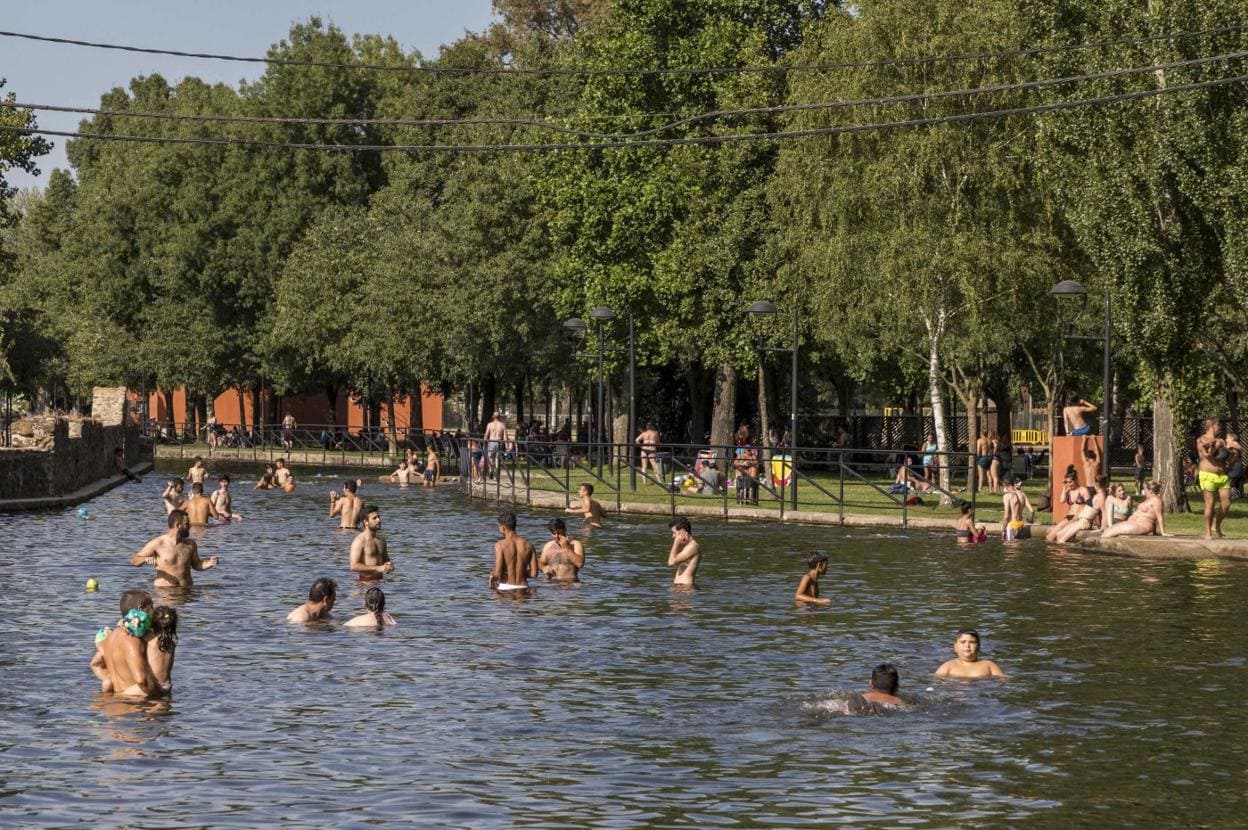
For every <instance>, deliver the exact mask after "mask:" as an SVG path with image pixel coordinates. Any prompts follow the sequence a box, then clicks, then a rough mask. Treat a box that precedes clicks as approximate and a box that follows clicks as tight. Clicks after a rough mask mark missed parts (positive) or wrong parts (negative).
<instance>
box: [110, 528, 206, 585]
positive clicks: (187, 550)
mask: <svg viewBox="0 0 1248 830" xmlns="http://www.w3.org/2000/svg"><path fill="white" fill-rule="evenodd" d="M190 529H191V523H190V520H189V519H188V518H187V516H186V513H185V512H184V511H182V510H174V511H173V512H172V513H170V514H169V530H167V531H166V532H165V533H162V534H161V535H159V536H157V537H156V538H155V539H153V540H152V541H150V542H148V543H147V544H146V545H144V546H143V549H142V550H140V551H139V552H138V553H136V554H135V555H134V556H133V557H131V558H130V564H131V565H134V566H135V567H136V568H137V567H138V566H140V565H155V566H156V580H155V582H153V584H154V585H155V586H156V587H157V588H189V587H191V583H192V580H191V571H192V570H195V571H206V570H208V569H209V568H215V567H216V566H217V563H218V562H219V561H220V560H219V559H218V558H217V557H215V556H210V557H209V558H208V559H206V560H204V559H200V558H199V546H198V545H196V544H195V542H194V540H192V539H188V538H187V535H188V534H189V533H190Z"/></svg>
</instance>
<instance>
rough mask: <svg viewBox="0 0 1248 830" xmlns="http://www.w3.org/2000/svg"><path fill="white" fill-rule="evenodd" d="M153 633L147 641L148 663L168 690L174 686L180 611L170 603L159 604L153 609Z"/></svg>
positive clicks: (157, 678)
mask: <svg viewBox="0 0 1248 830" xmlns="http://www.w3.org/2000/svg"><path fill="white" fill-rule="evenodd" d="M152 634H154V635H155V636H154V637H152V639H150V640H148V642H147V663H148V665H149V666H151V667H152V674H154V675H156V680H157V681H158V682H159V683H160V686H161V688H162V689H163V690H164V691H165V692H168V691H170V690H171V689H172V688H173V658H174V655H175V653H176V652H177V648H178V612H177V610H176V609H174V608H170V607H169V606H168V605H158V606H157V607H156V608H155V609H154V610H153V611H152Z"/></svg>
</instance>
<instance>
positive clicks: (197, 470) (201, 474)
mask: <svg viewBox="0 0 1248 830" xmlns="http://www.w3.org/2000/svg"><path fill="white" fill-rule="evenodd" d="M207 478H208V468H207V467H205V466H204V459H202V458H200V457H199V456H198V455H197V456H195V463H194V464H192V465H191V468H190V469H189V470H187V471H186V480H187V481H189V482H190V483H191V484H203V483H204V481H205V480H207Z"/></svg>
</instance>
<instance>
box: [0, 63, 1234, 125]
mask: <svg viewBox="0 0 1248 830" xmlns="http://www.w3.org/2000/svg"><path fill="white" fill-rule="evenodd" d="M1244 58H1248V51H1244V52H1230V53H1227V54H1222V55H1211V56H1207V57H1202V58H1192V59H1190V60H1184V61H1173V62H1171V63H1160V64H1153V65H1150V66H1137V67H1130V68H1127V69H1111V70H1107V71H1104V72H1093V73H1087V74H1083V75H1067V76H1064V77H1060V78H1042V79H1039V80H1034V81H1020V82H1016V83H1010V84H996V85H993V86H986V87H973V88H970V89H953V90H937V91H934V92H919V93H909V94H906V95H891V96H884V97H877V98H860V99H850V100H842V101H824V102H815V103H803V104H780V105H776V106H770V107H746V108H739V109H725V110H712V111H710V112H703V113H698V114H695V115H692V116H688V117H685V118H682V119H681V120H679V121H673V122H670V123H667V124H663V125H661V126H658V127H654V128H651V129H647V130H640V131H636V132H629V133H602V132H593V131H588V130H579V129H575V128H572V127H565V126H562V125H559V124H554V123H551V122H549V121H541V120H538V119H536V118H312V117H285V116H253V115H217V114H210V113H208V114H205V113H167V112H147V111H131V110H101V109H93V108H90V107H71V106H63V105H57V104H37V103H26V102H19V101H3V100H0V107H7V108H10V109H23V110H36V111H39V112H66V113H79V114H83V115H94V116H102V117H107V118H141V119H154V120H164V121H175V122H188V121H189V122H200V123H202V122H208V123H227V124H291V125H316V126H384V127H446V126H511V127H534V128H538V129H546V130H550V131H552V132H557V133H562V134H566V135H571V136H576V137H578V138H586V139H591V140H598V139H613V140H622V139H630V138H641V137H644V136H649V135H656V134H658V133H662V132H667V131H669V130H672V129H675V128H677V127H683V126H687V125H690V124H695V123H698V122H701V121H707V120H710V119H713V118H723V117H736V116H743V115H777V114H781V113H786V112H799V111H814V110H830V109H847V108H853V107H861V106H881V105H885V104H897V103H910V102H918V101H934V100H941V99H945V98H965V97H971V96H975V95H988V94H996V93H1001V92H1012V91H1018V90H1026V89H1041V88H1044V87H1049V86H1058V85H1062V84H1072V83H1083V82H1087V81H1099V80H1107V79H1110V78H1120V77H1125V76H1129V75H1138V74H1143V73H1151V72H1158V71H1168V70H1173V69H1182V68H1190V67H1194V66H1205V65H1208V64H1212V63H1221V62H1225V61H1235V60H1242V59H1244ZM659 115H667V113H662V114H654V113H636V114H635V115H634V117H637V118H647V117H658V116H659Z"/></svg>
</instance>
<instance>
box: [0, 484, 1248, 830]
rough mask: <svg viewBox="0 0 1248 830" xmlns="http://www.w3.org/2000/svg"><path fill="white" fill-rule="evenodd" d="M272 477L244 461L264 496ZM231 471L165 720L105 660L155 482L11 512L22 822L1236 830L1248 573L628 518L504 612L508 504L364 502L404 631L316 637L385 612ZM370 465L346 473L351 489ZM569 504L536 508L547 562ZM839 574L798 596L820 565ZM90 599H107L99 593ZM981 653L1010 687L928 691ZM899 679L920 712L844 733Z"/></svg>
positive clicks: (1245, 699)
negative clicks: (686, 532) (685, 560)
mask: <svg viewBox="0 0 1248 830" xmlns="http://www.w3.org/2000/svg"><path fill="white" fill-rule="evenodd" d="M240 475H241V477H242V478H252V479H253V480H254V472H252V473H250V474H247V473H242V474H240ZM314 475H315V473H311V472H305V473H303V474H302V482H303V483H302V485H301V488H300V490H299V491H297V492H296V493H294V494H289V495H288V494H283V493H280V492H253V491H252V490H250V489H248V488H249V482H245V481H238V482H236V487H235V490H236V493H237V496H236V499H235V501H236V509H237V510H238V511H239V512H240V513H242V514H243V515H244V516H245V521H243V522H241V523H237V524H233V525H230V526H227V527H218V528H211V529H208V530H207V531H205V532H204V533H203V535H202V537H201V538H200V547H201V551H202V553H203V554H204V555H219V556H220V557H221V566H220V567H219V568H217V569H216V570H211V571H207V572H205V573H203V574H197V577H198V581H197V584H196V587H195V589H194V590H193V592H192V593H191V595H190V596H189V597H186V598H183V599H182V600H180V601H181V603H182V604H181V605H180V609H179V610H180V614H181V623H180V632H179V633H180V635H181V642H180V645H179V647H178V656H177V665H176V668H175V671H174V676H175V681H176V682H175V691H174V695H173V699H172V702H170V703H144V704H133V703H124V702H120V701H115V700H112V699H108V698H104V697H102V696H100V695H99V694H98V693H97V691H96V690H97V688H98V685H97V684H96V682H95V680H94V678H92V676H91V675H90V674H89V672H88V670H87V661H88V659H89V657H90V653H91V650H92V640H93V635H94V632H95V630H96V628H97V627H98V626H100V625H104V624H111V623H113V622H114V621H115V620H116V617H117V600H118V596H119V595H120V592H121V591H122V590H124V589H125V588H129V587H148V586H149V585H150V578H151V575H152V571H151V569H150V568H145V569H136V568H132V567H130V566H129V564H128V559H129V557H130V555H131V554H132V553H133V552H134V551H135V550H137V549H138V548H139V547H140V546H141V545H142V543H143V542H144V541H146V540H147V539H148V538H150V537H151V536H153V535H155V534H157V533H159V532H160V531H161V529H162V527H163V526H164V511H163V510H162V509H161V506H160V497H159V493H160V489H161V486H162V483H163V480H162V479H161V478H160V477H158V476H156V475H152V476H149V477H147V478H146V479H145V481H144V483H143V484H141V485H135V484H131V485H127V486H125V487H122V488H119V489H117V490H114V491H113V492H111V493H109V494H107V495H104V496H102V497H100V498H98V499H96V500H94V501H93V502H91V503H90V504H88V505H87V508H88V510H89V517H88V518H85V519H84V518H80V517H79V516H78V515H77V513H76V511H75V510H66V511H63V512H58V513H44V514H36V515H25V516H0V551H3V555H2V556H0V617H2V618H3V619H4V621H5V622H6V623H7V625H6V629H7V633H6V636H5V637H3V638H2V639H0V723H2V724H3V729H2V730H0V825H3V826H68V825H77V824H83V825H90V826H100V827H121V826H147V827H157V826H159V827H201V826H202V827H222V826H238V827H243V826H246V827H255V826H259V825H262V824H282V825H283V826H291V827H327V826H338V827H366V826H377V825H387V824H393V825H407V824H422V825H437V826H448V827H468V826H471V827H514V826H534V827H643V826H664V827H667V826H682V825H684V826H694V825H696V826H699V827H705V826H735V827H761V826H775V827H800V826H838V825H843V826H853V827H867V826H906V827H956V826H971V825H976V826H1016V827H1063V828H1065V827H1073V826H1115V827H1118V826H1138V827H1157V826H1177V825H1180V824H1182V825H1184V826H1215V825H1216V826H1243V822H1244V820H1245V819H1244V816H1245V815H1248V812H1246V810H1248V797H1246V795H1245V791H1246V789H1248V788H1246V787H1245V782H1246V776H1248V683H1246V682H1245V681H1246V680H1248V677H1246V675H1248V672H1246V666H1248V636H1245V633H1244V628H1245V623H1244V616H1243V609H1244V608H1245V607H1248V568H1245V567H1244V566H1241V565H1232V564H1225V563H1219V562H1164V563H1163V562H1142V561H1135V560H1131V559H1117V558H1109V557H1099V556H1089V555H1080V554H1077V553H1073V552H1067V551H1064V550H1062V549H1059V548H1047V547H1046V546H1045V545H1044V544H1043V543H1039V542H1028V543H1022V544H1017V545H1012V546H1008V547H1007V546H1003V545H1002V544H1000V543H997V542H993V543H990V544H986V545H980V546H977V547H973V548H969V549H960V548H958V547H957V546H956V544H955V543H954V542H953V541H952V539H950V538H946V537H937V536H931V535H926V534H921V533H917V532H915V533H909V534H897V533H887V532H884V531H867V530H853V531H841V530H830V529H816V528H797V527H778V526H772V525H762V524H760V525H746V524H725V523H719V522H715V523H711V522H701V521H695V523H694V530H695V532H696V534H697V535H698V536H699V537H700V538H701V539H702V543H703V546H704V549H705V551H706V553H705V557H704V560H703V564H702V568H701V570H700V571H699V573H698V581H699V587H700V590H699V591H697V592H696V593H692V594H678V593H673V592H672V591H671V590H670V589H669V583H670V579H671V574H670V571H669V570H668V569H667V568H665V567H664V564H665V558H666V554H667V548H668V546H669V543H670V535H669V533H668V531H667V527H666V523H665V522H660V521H657V520H651V519H646V518H638V517H621V518H613V520H612V522H611V526H610V527H609V528H608V529H607V530H605V531H600V532H595V533H594V535H593V536H592V537H590V538H588V539H587V550H588V562H587V566H586V569H585V571H584V572H583V578H584V583H583V584H582V585H581V586H580V587H577V588H554V587H541V588H539V590H538V591H537V596H536V597H535V598H533V599H528V600H523V601H516V600H503V599H499V598H496V597H494V596H491V594H490V593H489V592H488V591H487V590H486V580H487V577H488V574H489V570H490V565H491V544H492V542H493V540H494V539H495V538H496V534H495V521H494V516H495V515H496V512H497V511H496V509H495V508H493V507H487V506H482V505H477V504H474V503H471V502H469V501H467V500H466V499H465V498H464V497H463V496H461V495H459V494H458V493H457V492H455V491H454V490H452V489H451V488H449V487H448V488H446V489H444V490H439V491H438V492H436V493H428V492H423V491H421V490H420V489H413V490H406V491H400V490H398V489H397V488H394V487H391V486H386V485H381V484H377V483H366V484H365V487H364V488H363V489H362V491H361V492H362V494H363V495H364V496H365V497H366V501H370V502H376V503H378V504H379V505H380V506H381V508H382V522H383V533H384V535H385V536H386V537H387V538H388V539H389V541H390V545H391V551H392V556H393V557H394V559H395V561H396V564H397V570H396V572H395V573H394V574H393V575H392V576H391V577H390V578H389V579H388V580H387V583H386V585H385V590H386V595H387V610H389V611H390V612H392V613H393V614H394V616H395V617H396V618H397V619H398V625H397V626H396V627H394V628H391V629H388V630H386V631H385V632H383V633H377V632H373V631H368V630H364V631H361V630H351V629H343V628H340V627H337V625H335V624H330V625H325V626H312V627H307V626H293V625H288V624H286V623H285V622H284V621H283V618H284V616H285V614H286V613H287V612H288V611H289V610H290V609H291V608H293V607H294V606H296V605H297V604H299V602H301V601H302V600H303V599H304V598H306V594H307V589H308V585H309V584H310V583H311V581H312V580H313V579H314V578H315V577H317V576H322V575H325V576H330V577H333V578H336V579H338V580H339V586H340V589H339V600H338V607H337V608H336V609H335V617H336V618H337V620H338V621H339V622H341V621H342V620H344V619H346V618H347V617H348V616H350V615H351V614H353V613H355V612H357V611H359V610H362V591H361V589H360V587H359V585H358V584H357V583H355V582H353V581H350V579H349V576H348V572H347V548H348V544H349V541H350V536H349V535H346V534H344V533H343V532H340V531H337V530H335V529H334V525H335V524H336V521H331V520H330V519H329V518H328V516H327V515H326V513H327V506H328V495H327V494H328V490H329V489H330V488H331V486H335V485H336V484H337V483H338V482H340V479H335V478H331V477H330V474H329V473H325V474H324V475H323V477H321V478H319V479H318V478H315V477H314ZM351 475H355V473H351ZM550 515H552V514H550V513H542V512H540V511H534V512H526V511H523V510H522V511H521V513H520V530H521V532H522V533H525V534H528V535H529V536H530V538H532V539H534V540H535V541H537V542H538V543H539V545H540V542H541V541H543V540H545V539H546V538H548V537H547V534H546V533H545V532H544V530H543V527H544V524H545V522H546V520H547V518H548V517H549V516H550ZM810 550H820V551H823V552H825V553H827V554H828V555H829V556H830V557H831V563H830V568H829V570H828V573H827V576H826V577H824V579H823V580H822V587H823V593H824V595H825V596H827V597H829V598H831V600H832V603H831V604H830V605H828V606H823V607H820V608H799V607H796V606H795V604H794V602H793V599H792V595H793V591H794V588H795V586H796V584H797V581H798V579H799V577H800V575H801V573H802V570H803V567H802V565H801V559H802V557H803V556H804V555H805V554H806V553H807V552H808V551H810ZM89 577H95V578H97V579H99V581H100V584H101V590H100V592H99V593H87V592H85V591H84V589H83V586H84V583H85V582H86V580H87V579H88V578H89ZM964 626H973V627H976V628H978V629H979V631H980V633H981V635H982V636H983V640H984V650H985V655H986V656H990V657H992V658H994V659H996V660H997V661H998V662H999V663H1000V664H1001V665H1002V667H1003V668H1004V669H1005V670H1006V672H1007V673H1008V674H1010V675H1011V679H1010V680H1008V681H1005V682H980V683H975V684H971V683H959V682H948V681H939V680H936V679H935V678H933V677H932V676H931V672H932V670H933V669H935V668H936V666H938V665H939V664H940V663H941V661H943V660H945V659H947V658H949V657H951V656H952V651H951V644H952V640H953V635H954V632H955V630H957V629H958V628H961V627H964ZM883 661H890V662H893V663H895V664H896V665H897V666H898V667H899V669H900V671H901V676H902V696H903V697H906V698H908V699H909V700H910V701H911V702H912V703H913V705H914V708H913V710H911V711H908V712H900V713H894V714H890V715H886V716H882V717H849V716H845V715H839V714H835V713H834V712H833V711H832V709H833V707H832V706H831V705H830V704H831V702H832V701H834V700H835V699H837V698H839V697H843V696H844V694H845V693H846V692H847V691H852V690H861V689H864V688H865V685H866V681H867V678H868V677H869V675H870V671H871V668H872V667H873V666H874V665H875V664H877V663H880V662H883Z"/></svg>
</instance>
